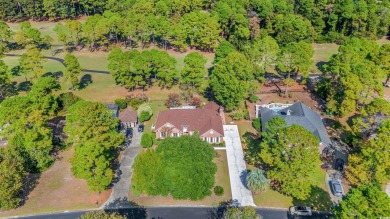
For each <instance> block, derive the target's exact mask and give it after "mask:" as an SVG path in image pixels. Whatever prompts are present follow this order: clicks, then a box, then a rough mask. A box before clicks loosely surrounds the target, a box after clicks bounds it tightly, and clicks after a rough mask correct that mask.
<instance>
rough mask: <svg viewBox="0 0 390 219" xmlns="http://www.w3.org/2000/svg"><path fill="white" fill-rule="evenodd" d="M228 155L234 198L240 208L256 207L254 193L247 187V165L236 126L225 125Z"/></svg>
mask: <svg viewBox="0 0 390 219" xmlns="http://www.w3.org/2000/svg"><path fill="white" fill-rule="evenodd" d="M223 131H224V133H225V145H226V154H227V159H228V167H229V177H230V187H231V189H232V198H233V201H234V202H236V204H237V205H239V206H255V204H254V203H253V197H252V192H251V191H250V190H249V189H248V188H247V186H246V174H247V170H246V164H245V159H244V152H243V150H242V146H241V140H240V133H239V132H238V127H237V126H236V125H224V126H223Z"/></svg>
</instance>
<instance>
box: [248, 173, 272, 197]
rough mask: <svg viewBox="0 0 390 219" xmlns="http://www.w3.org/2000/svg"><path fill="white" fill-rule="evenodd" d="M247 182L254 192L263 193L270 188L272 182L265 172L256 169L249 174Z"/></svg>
mask: <svg viewBox="0 0 390 219" xmlns="http://www.w3.org/2000/svg"><path fill="white" fill-rule="evenodd" d="M246 182H247V186H248V187H249V189H250V190H252V191H253V192H263V191H265V190H266V189H267V188H268V186H269V183H270V180H269V179H267V177H266V176H265V174H264V171H263V170H261V169H257V168H256V169H254V170H252V171H250V172H249V173H248V175H247V176H246Z"/></svg>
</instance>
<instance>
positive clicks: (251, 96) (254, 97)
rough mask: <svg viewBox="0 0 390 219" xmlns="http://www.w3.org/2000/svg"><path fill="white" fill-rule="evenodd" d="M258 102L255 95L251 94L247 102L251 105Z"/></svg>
mask: <svg viewBox="0 0 390 219" xmlns="http://www.w3.org/2000/svg"><path fill="white" fill-rule="evenodd" d="M258 100H259V97H258V96H256V95H254V94H251V95H250V96H249V101H250V102H251V103H256V102H257V101H258Z"/></svg>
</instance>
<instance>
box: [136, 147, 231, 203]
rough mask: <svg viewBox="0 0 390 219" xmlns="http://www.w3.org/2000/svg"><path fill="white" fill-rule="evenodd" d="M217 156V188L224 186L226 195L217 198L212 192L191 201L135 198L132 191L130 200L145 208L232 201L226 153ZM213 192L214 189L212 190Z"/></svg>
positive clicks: (169, 198) (167, 198) (150, 197)
mask: <svg viewBox="0 0 390 219" xmlns="http://www.w3.org/2000/svg"><path fill="white" fill-rule="evenodd" d="M216 153H217V155H216V157H215V158H214V162H215V163H216V165H217V173H216V174H215V186H217V185H218V186H222V187H223V188H224V194H223V195H222V196H216V195H215V194H214V192H213V191H212V195H211V196H208V197H205V198H204V199H202V200H199V201H191V200H175V199H173V198H172V197H171V196H168V197H164V196H147V195H141V196H139V197H138V196H135V195H134V194H133V193H132V191H130V193H129V200H131V201H134V202H136V203H138V204H140V205H143V206H161V205H208V206H218V205H219V204H220V202H223V201H226V200H230V199H231V198H232V195H231V189H230V179H229V170H228V164H227V157H226V151H216ZM211 190H213V188H212V189H211Z"/></svg>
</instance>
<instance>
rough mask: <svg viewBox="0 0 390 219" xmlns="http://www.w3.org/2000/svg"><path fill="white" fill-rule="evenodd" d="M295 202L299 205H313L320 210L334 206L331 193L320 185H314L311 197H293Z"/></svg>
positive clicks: (327, 209)
mask: <svg viewBox="0 0 390 219" xmlns="http://www.w3.org/2000/svg"><path fill="white" fill-rule="evenodd" d="M293 204H294V205H298V206H311V207H312V208H313V209H314V210H318V211H329V210H330V209H331V207H332V206H333V205H332V201H331V199H330V195H329V193H328V192H327V191H324V190H323V189H322V188H320V187H318V186H315V187H312V189H311V192H310V195H309V198H307V199H306V200H299V199H296V198H293Z"/></svg>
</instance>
